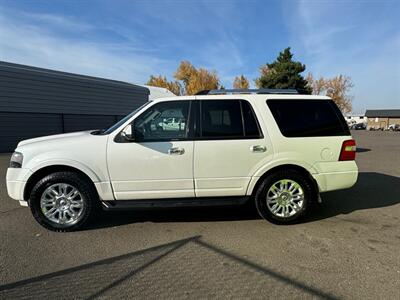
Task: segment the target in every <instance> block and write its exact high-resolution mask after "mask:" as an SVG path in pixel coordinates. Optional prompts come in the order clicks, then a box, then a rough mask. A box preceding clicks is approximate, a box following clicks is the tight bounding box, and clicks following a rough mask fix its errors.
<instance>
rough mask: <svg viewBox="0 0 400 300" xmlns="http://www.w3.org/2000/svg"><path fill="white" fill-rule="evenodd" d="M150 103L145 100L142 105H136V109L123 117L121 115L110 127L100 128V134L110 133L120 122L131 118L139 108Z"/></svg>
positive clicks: (122, 122)
mask: <svg viewBox="0 0 400 300" xmlns="http://www.w3.org/2000/svg"><path fill="white" fill-rule="evenodd" d="M150 103H151V101H148V102H146V103H145V104H143V105H142V106H140V107H138V108H137V109H135V110H134V111H133V112H131V113H130V114H128V115H126V116H125V117H123V118H122V119H121V120H119V121H118V122H117V123H115V124H114V125H112V126H111V127H109V128H107V129H103V130H101V134H110V133H111V132H113V131H114V130H115V129H117V128H119V127H120V126H121V125H122V124H124V123H125V122H126V121H128V120H129V118H131V117H132V116H133V115H134V114H135V113H137V112H138V111H139V110H141V109H142V108H143V107H145V106H147V105H149V104H150Z"/></svg>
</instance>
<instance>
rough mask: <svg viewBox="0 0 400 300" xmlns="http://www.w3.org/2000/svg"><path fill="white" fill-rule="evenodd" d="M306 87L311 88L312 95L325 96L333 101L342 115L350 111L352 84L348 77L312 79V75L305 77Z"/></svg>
mask: <svg viewBox="0 0 400 300" xmlns="http://www.w3.org/2000/svg"><path fill="white" fill-rule="evenodd" d="M307 81H308V85H309V86H310V87H311V88H312V90H313V94H314V95H326V96H329V97H331V98H332V99H333V101H335V103H336V105H337V106H338V107H339V109H340V110H341V111H342V113H343V114H346V113H349V112H350V111H351V110H352V100H353V99H352V97H351V96H350V95H349V91H350V90H351V88H352V87H354V84H353V82H352V80H351V78H350V77H349V76H346V75H338V76H335V77H332V78H323V77H320V78H318V79H314V77H313V75H312V74H311V73H309V74H308V75H307Z"/></svg>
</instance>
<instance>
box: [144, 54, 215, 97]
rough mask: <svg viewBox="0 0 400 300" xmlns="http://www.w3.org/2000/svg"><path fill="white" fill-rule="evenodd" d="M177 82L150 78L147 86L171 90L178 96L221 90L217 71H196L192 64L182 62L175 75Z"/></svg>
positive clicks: (158, 77) (157, 77)
mask: <svg viewBox="0 0 400 300" xmlns="http://www.w3.org/2000/svg"><path fill="white" fill-rule="evenodd" d="M174 78H175V79H176V81H168V80H167V78H166V77H165V76H164V77H162V76H153V75H152V76H150V79H149V81H148V82H147V85H151V86H157V87H163V88H167V89H169V90H170V91H171V92H173V93H174V94H176V95H194V94H196V93H198V92H200V91H203V90H213V89H218V88H220V82H219V78H218V75H217V73H216V72H215V71H209V70H207V69H205V68H199V69H196V68H195V67H194V66H193V65H192V64H191V63H190V62H188V61H182V62H181V63H180V64H179V67H178V69H177V70H176V72H175V74H174Z"/></svg>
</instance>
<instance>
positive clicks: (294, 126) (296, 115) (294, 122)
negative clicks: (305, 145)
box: [267, 99, 350, 137]
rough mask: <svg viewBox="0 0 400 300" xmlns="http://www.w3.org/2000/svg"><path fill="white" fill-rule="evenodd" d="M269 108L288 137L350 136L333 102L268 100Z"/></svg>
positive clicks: (282, 131)
mask: <svg viewBox="0 0 400 300" xmlns="http://www.w3.org/2000/svg"><path fill="white" fill-rule="evenodd" d="M267 104H268V107H269V108H270V110H271V112H272V115H273V116H274V118H275V121H276V123H277V124H278V126H279V129H280V131H281V133H282V134H283V135H284V136H286V137H311V136H341V135H350V132H349V128H348V126H347V124H346V121H345V119H344V117H343V115H342V114H341V112H340V110H339V109H338V107H337V106H336V104H335V103H334V102H333V101H331V100H307V99H305V100H283V99H282V100H268V101H267Z"/></svg>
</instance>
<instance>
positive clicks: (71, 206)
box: [40, 183, 85, 226]
mask: <svg viewBox="0 0 400 300" xmlns="http://www.w3.org/2000/svg"><path fill="white" fill-rule="evenodd" d="M40 209H41V210H42V212H43V214H44V216H45V217H46V218H47V219H49V220H50V221H52V222H54V223H58V224H61V225H65V226H71V225H74V224H76V223H77V222H78V221H79V220H80V219H81V217H82V216H83V214H82V213H83V211H84V210H85V201H84V199H83V197H82V195H81V193H80V192H79V191H78V189H76V188H75V187H74V186H72V185H69V184H67V183H56V184H53V185H51V186H49V187H48V188H47V189H46V190H45V191H44V192H43V194H42V197H41V198H40Z"/></svg>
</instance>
